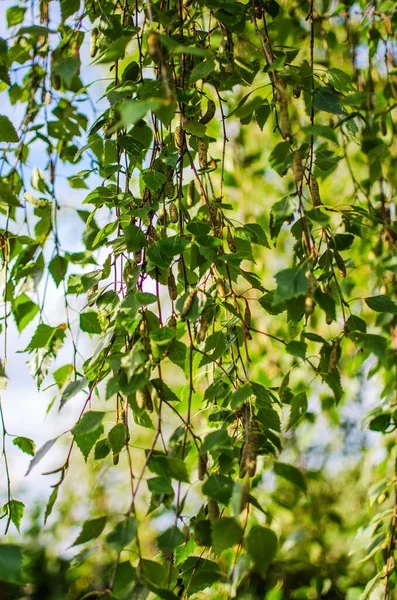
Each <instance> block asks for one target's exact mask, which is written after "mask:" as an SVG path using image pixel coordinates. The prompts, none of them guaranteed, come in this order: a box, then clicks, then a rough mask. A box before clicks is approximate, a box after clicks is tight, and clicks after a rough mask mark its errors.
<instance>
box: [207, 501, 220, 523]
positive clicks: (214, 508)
mask: <svg viewBox="0 0 397 600" xmlns="http://www.w3.org/2000/svg"><path fill="white" fill-rule="evenodd" d="M207 511H208V517H209V520H210V521H211V523H212V522H213V521H216V520H217V519H219V514H220V513H219V506H218V503H217V502H216V500H213V499H212V498H209V499H208V503H207Z"/></svg>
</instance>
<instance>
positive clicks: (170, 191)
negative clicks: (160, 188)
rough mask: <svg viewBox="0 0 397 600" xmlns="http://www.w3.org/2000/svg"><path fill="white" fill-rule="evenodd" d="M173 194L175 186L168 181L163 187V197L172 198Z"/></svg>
mask: <svg viewBox="0 0 397 600" xmlns="http://www.w3.org/2000/svg"><path fill="white" fill-rule="evenodd" d="M174 194H175V186H174V183H173V181H168V182H167V183H166V185H165V197H166V198H173V197H174Z"/></svg>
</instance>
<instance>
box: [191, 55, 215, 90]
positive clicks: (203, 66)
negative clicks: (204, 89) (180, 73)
mask: <svg viewBox="0 0 397 600" xmlns="http://www.w3.org/2000/svg"><path fill="white" fill-rule="evenodd" d="M214 69H215V61H214V59H213V58H208V59H206V60H204V61H200V62H199V63H198V64H197V65H196V66H195V67H194V68H193V70H192V72H191V74H190V84H191V85H192V84H193V83H196V81H198V80H199V79H205V78H206V77H208V75H210V74H211V73H212V71H213V70H214Z"/></svg>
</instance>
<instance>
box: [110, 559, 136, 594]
mask: <svg viewBox="0 0 397 600" xmlns="http://www.w3.org/2000/svg"><path fill="white" fill-rule="evenodd" d="M135 580H136V569H135V568H134V567H133V566H132V565H131V563H130V561H129V560H125V561H123V562H120V563H119V564H118V566H117V571H116V576H115V578H114V583H113V588H112V589H113V591H114V593H115V594H116V595H119V594H120V593H121V592H125V590H126V588H128V587H129V586H131V584H132V583H133V582H134V581H135Z"/></svg>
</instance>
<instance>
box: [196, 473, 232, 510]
mask: <svg viewBox="0 0 397 600" xmlns="http://www.w3.org/2000/svg"><path fill="white" fill-rule="evenodd" d="M233 485H234V484H233V480H232V479H230V477H226V476H225V475H211V477H209V478H208V479H207V481H206V482H205V483H204V485H203V488H202V490H203V494H205V495H206V496H209V497H210V498H212V499H213V500H216V501H217V502H221V503H222V504H228V503H229V501H230V499H231V497H232V494H233Z"/></svg>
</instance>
